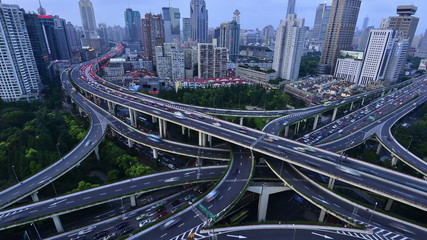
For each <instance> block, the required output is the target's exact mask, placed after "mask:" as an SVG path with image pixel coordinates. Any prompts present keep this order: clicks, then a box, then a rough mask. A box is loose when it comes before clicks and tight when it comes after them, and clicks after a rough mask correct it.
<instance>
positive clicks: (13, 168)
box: [12, 165, 19, 182]
mask: <svg viewBox="0 0 427 240" xmlns="http://www.w3.org/2000/svg"><path fill="white" fill-rule="evenodd" d="M12 171H13V175H15V179H16V182H19V179H18V175H16V172H15V165H12Z"/></svg>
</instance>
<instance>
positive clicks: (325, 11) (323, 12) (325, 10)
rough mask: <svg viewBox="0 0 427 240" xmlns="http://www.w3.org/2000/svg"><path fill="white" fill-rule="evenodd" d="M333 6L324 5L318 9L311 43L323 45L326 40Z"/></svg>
mask: <svg viewBox="0 0 427 240" xmlns="http://www.w3.org/2000/svg"><path fill="white" fill-rule="evenodd" d="M330 13H331V6H327V5H326V4H324V3H322V4H319V6H318V7H317V9H316V16H315V18H314V26H313V30H312V33H311V41H314V42H318V43H322V42H323V41H324V40H325V35H326V29H327V28H328V22H329V16H330Z"/></svg>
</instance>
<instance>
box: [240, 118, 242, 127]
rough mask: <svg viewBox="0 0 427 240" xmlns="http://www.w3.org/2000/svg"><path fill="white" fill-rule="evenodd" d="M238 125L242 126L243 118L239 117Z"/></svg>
mask: <svg viewBox="0 0 427 240" xmlns="http://www.w3.org/2000/svg"><path fill="white" fill-rule="evenodd" d="M240 126H243V118H242V117H241V118H240Z"/></svg>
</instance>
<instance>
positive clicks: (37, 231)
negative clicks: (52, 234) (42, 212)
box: [31, 222, 42, 240]
mask: <svg viewBox="0 0 427 240" xmlns="http://www.w3.org/2000/svg"><path fill="white" fill-rule="evenodd" d="M31 225H33V227H34V229H35V230H36V233H37V236H38V237H39V240H42V237H41V236H40V233H39V230H37V227H36V224H35V223H34V222H32V223H31Z"/></svg>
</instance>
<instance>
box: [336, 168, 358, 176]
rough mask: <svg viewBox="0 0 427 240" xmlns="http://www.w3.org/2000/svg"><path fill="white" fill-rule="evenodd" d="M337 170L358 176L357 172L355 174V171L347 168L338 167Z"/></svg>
mask: <svg viewBox="0 0 427 240" xmlns="http://www.w3.org/2000/svg"><path fill="white" fill-rule="evenodd" d="M337 169H339V170H341V171H343V172H345V173H347V174H350V175H353V176H360V173H359V172H357V171H355V170H353V169H351V168H348V167H344V166H338V167H337Z"/></svg>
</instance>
